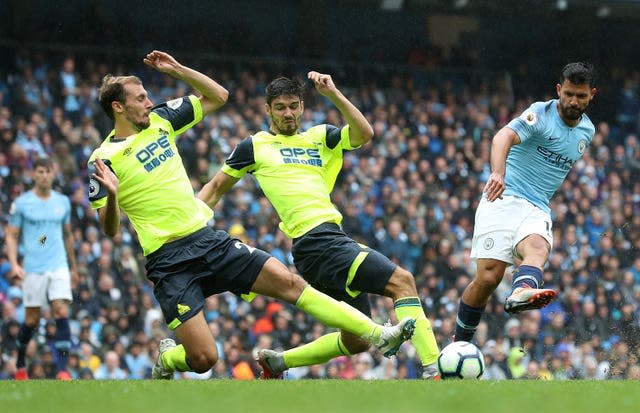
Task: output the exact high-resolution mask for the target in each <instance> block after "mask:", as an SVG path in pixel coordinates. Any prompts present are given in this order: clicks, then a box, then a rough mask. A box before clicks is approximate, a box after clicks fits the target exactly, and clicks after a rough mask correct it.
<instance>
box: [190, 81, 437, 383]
mask: <svg viewBox="0 0 640 413" xmlns="http://www.w3.org/2000/svg"><path fill="white" fill-rule="evenodd" d="M308 77H309V79H310V80H311V81H313V83H314V84H315V87H316V89H317V90H318V92H320V93H321V94H322V95H324V96H326V97H327V98H328V99H329V100H330V101H331V102H332V103H333V104H334V105H335V107H336V108H337V109H338V110H339V111H340V113H341V114H342V116H343V118H344V119H345V120H346V122H347V125H344V126H342V127H336V126H333V125H318V126H314V127H312V128H310V129H309V130H307V131H305V132H299V127H300V117H301V115H302V113H303V110H304V102H303V92H304V86H303V85H302V84H301V83H300V82H299V81H296V80H291V79H288V78H278V79H275V80H273V81H272V82H271V83H270V84H269V85H268V86H267V88H266V103H265V110H266V113H267V115H268V116H269V117H270V119H271V128H270V130H268V131H261V132H258V133H256V134H255V135H253V136H249V137H247V138H246V139H244V140H243V141H242V142H240V143H239V144H238V146H237V147H236V148H235V149H234V151H233V153H232V154H231V155H230V156H229V158H228V159H227V160H226V163H225V164H224V165H223V167H222V170H221V171H219V172H218V173H217V174H216V175H215V176H214V177H213V179H212V180H211V181H210V182H208V183H207V184H206V185H205V186H204V187H203V188H202V190H201V191H200V193H199V195H198V196H199V197H200V199H202V200H203V201H205V202H206V203H207V204H208V205H209V206H210V207H212V208H213V207H214V206H215V205H216V203H217V202H218V201H219V200H220V198H221V197H222V195H223V194H224V193H226V192H227V191H229V190H230V189H231V188H232V187H233V185H235V183H236V182H238V180H239V179H240V178H242V177H243V176H244V175H245V174H246V173H251V174H253V176H254V177H255V178H256V179H257V180H258V182H259V183H260V188H261V189H262V190H263V191H264V193H265V195H266V197H267V198H268V199H269V201H271V203H272V204H273V205H274V207H275V209H276V211H277V212H278V215H279V216H280V219H281V221H282V222H281V223H280V229H281V230H282V231H283V232H284V233H285V234H286V235H287V236H289V237H290V238H292V239H293V251H292V252H293V258H294V263H295V265H296V267H297V268H298V270H299V271H300V273H301V274H302V276H303V277H304V278H305V279H306V280H307V281H308V282H309V283H310V284H311V285H313V286H314V287H316V288H317V289H319V290H320V291H323V292H325V293H327V294H328V295H330V296H332V297H334V298H335V299H337V300H342V301H345V302H347V303H348V304H350V305H352V306H353V307H355V308H357V309H359V310H360V311H362V312H363V313H365V314H367V315H370V314H371V308H370V304H369V297H368V294H367V293H375V294H380V295H385V296H388V297H391V298H392V299H393V301H394V307H395V311H396V315H397V316H398V319H399V320H400V319H403V318H405V317H412V318H415V319H416V320H417V322H416V331H415V334H414V336H413V339H412V342H413V345H414V346H415V348H416V350H417V352H418V355H419V356H420V360H421V362H422V365H423V378H433V377H435V376H436V375H437V372H438V370H437V368H436V359H437V357H438V353H439V350H438V345H437V343H436V340H435V336H434V334H433V331H432V329H431V324H430V322H429V320H428V319H427V317H426V316H425V313H424V311H423V309H422V303H421V301H420V299H419V298H418V293H417V290H416V285H415V281H414V278H413V275H412V274H411V273H410V272H409V271H407V270H405V269H403V268H400V267H398V266H397V265H396V264H394V263H393V262H392V261H391V260H390V259H388V258H387V257H385V256H384V255H382V254H380V253H379V252H377V251H375V250H372V249H370V248H368V247H366V246H364V245H361V244H358V243H357V242H355V241H354V240H353V239H351V238H349V237H348V236H347V234H345V233H344V232H343V231H342V228H341V227H340V224H341V222H342V215H341V214H340V212H339V211H338V210H337V209H336V207H335V205H333V204H332V203H331V197H330V193H331V191H332V190H333V186H334V183H335V180H336V177H337V175H338V173H339V172H340V169H341V168H342V154H343V151H350V150H353V149H356V148H358V147H360V146H362V145H364V144H365V143H367V142H369V141H370V140H371V138H372V137H373V129H372V128H371V125H369V123H368V122H367V120H366V118H365V117H364V116H363V114H362V113H361V112H360V111H359V110H358V109H357V108H356V107H355V106H354V105H353V104H352V103H351V102H350V101H349V100H348V99H347V98H346V97H345V96H344V95H343V94H342V93H341V92H340V91H339V90H338V89H337V88H336V86H335V84H334V82H333V80H332V78H331V76H330V75H327V74H321V73H318V72H309V74H308ZM368 348H369V343H367V342H366V341H364V340H362V339H361V338H360V337H357V336H355V335H353V334H351V333H349V332H346V331H344V330H343V331H341V332H336V333H331V334H328V335H325V336H323V337H320V338H319V339H317V340H315V341H314V342H312V343H309V344H307V345H304V346H302V347H298V348H295V349H291V350H288V351H285V352H284V353H278V352H275V351H273V350H262V351H261V352H260V353H259V355H258V363H259V364H260V365H261V367H262V368H263V376H264V377H265V378H279V377H282V373H283V372H284V371H285V370H286V369H289V368H292V367H298V366H306V365H312V364H317V363H324V362H327V361H329V360H330V359H332V358H334V357H337V356H342V355H350V354H355V353H360V352H363V351H366V350H367V349H368Z"/></svg>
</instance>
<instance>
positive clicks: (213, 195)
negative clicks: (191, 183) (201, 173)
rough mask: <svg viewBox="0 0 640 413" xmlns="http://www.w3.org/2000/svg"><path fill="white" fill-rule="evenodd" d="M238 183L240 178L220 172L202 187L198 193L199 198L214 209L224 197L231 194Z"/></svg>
mask: <svg viewBox="0 0 640 413" xmlns="http://www.w3.org/2000/svg"><path fill="white" fill-rule="evenodd" d="M238 181H239V179H238V178H234V177H233V176H231V175H228V174H226V173H224V172H222V171H218V173H217V174H216V175H215V176H214V177H213V178H212V179H211V180H210V181H209V182H207V183H206V184H205V185H204V186H203V187H202V189H201V190H200V192H199V193H198V198H200V199H201V200H202V201H204V203H206V204H207V205H209V207H210V208H211V209H213V208H214V207H215V206H216V204H217V203H218V202H219V201H220V198H222V195H224V194H226V193H227V192H229V190H230V189H231V188H232V187H233V186H234V185H235V184H236V182H238Z"/></svg>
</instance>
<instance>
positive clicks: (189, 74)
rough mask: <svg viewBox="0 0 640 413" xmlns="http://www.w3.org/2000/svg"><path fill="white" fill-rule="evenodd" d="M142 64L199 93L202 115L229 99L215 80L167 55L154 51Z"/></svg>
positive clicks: (226, 92) (227, 93) (227, 94)
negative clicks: (184, 83) (183, 83)
mask: <svg viewBox="0 0 640 413" xmlns="http://www.w3.org/2000/svg"><path fill="white" fill-rule="evenodd" d="M144 63H145V64H147V65H148V66H151V67H153V68H154V69H156V70H158V71H160V72H163V73H166V74H168V75H170V76H173V77H175V78H176V79H180V80H183V81H185V82H187V83H188V84H189V85H190V86H191V87H192V88H194V89H195V90H197V91H198V92H199V93H201V94H202V96H201V97H200V102H201V104H202V112H203V115H206V114H207V113H209V112H211V111H213V110H214V109H218V108H219V107H221V106H222V105H224V104H225V103H226V101H227V98H228V97H229V92H228V91H227V89H225V88H224V87H222V86H221V85H219V84H218V83H217V82H216V81H215V80H213V79H211V78H210V77H208V76H206V75H204V74H202V73H200V72H198V71H197V70H194V69H191V68H190V67H187V66H184V65H182V64H180V63H178V61H177V60H176V59H174V58H173V57H172V56H171V55H169V54H168V53H165V52H160V51H158V50H154V51H153V52H151V53H149V54H147V56H146V57H145V59H144Z"/></svg>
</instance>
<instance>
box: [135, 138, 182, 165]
mask: <svg viewBox="0 0 640 413" xmlns="http://www.w3.org/2000/svg"><path fill="white" fill-rule="evenodd" d="M173 156H174V152H173V149H172V148H171V144H170V143H169V139H168V138H167V135H162V136H161V137H160V138H158V140H156V141H155V142H151V143H150V144H148V145H147V146H145V147H144V148H142V149H141V150H140V151H138V153H136V159H137V160H138V162H140V163H141V164H143V165H144V169H145V170H146V171H147V172H151V171H152V170H154V169H155V168H157V167H158V166H160V164H161V163H163V162H164V161H166V160H167V159H169V158H172V157H173Z"/></svg>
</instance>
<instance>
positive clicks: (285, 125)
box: [274, 118, 298, 136]
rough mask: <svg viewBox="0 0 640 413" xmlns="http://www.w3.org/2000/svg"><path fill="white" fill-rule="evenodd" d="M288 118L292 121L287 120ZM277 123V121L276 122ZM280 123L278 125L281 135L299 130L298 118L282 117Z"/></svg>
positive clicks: (292, 133)
mask: <svg viewBox="0 0 640 413" xmlns="http://www.w3.org/2000/svg"><path fill="white" fill-rule="evenodd" d="M287 120H291V122H287ZM274 123H275V122H274ZM279 123H280V124H279V125H277V126H278V130H277V132H278V133H279V134H281V135H288V136H291V135H295V134H296V132H297V131H298V122H297V119H295V118H294V119H280V122H279Z"/></svg>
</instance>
